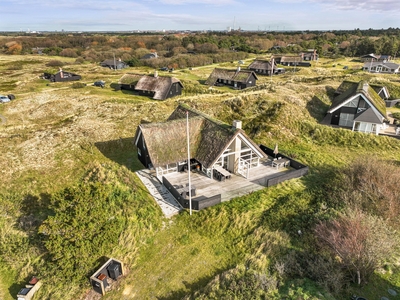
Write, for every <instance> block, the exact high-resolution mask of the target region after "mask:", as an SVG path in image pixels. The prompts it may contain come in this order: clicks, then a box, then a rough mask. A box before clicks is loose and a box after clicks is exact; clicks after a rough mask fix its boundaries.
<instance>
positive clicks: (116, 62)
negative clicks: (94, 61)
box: [100, 59, 128, 70]
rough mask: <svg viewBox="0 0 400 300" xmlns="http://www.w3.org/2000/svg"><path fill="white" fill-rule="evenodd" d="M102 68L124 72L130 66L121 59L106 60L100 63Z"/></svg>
mask: <svg viewBox="0 0 400 300" xmlns="http://www.w3.org/2000/svg"><path fill="white" fill-rule="evenodd" d="M100 66H102V67H104V68H110V69H113V70H122V69H124V68H127V67H128V64H127V63H125V62H124V61H122V60H121V59H106V60H104V61H102V62H101V63H100Z"/></svg>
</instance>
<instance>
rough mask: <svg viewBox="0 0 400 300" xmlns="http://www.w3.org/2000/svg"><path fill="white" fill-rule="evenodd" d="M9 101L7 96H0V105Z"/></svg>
mask: <svg viewBox="0 0 400 300" xmlns="http://www.w3.org/2000/svg"><path fill="white" fill-rule="evenodd" d="M10 101H11V100H10V98H8V97H7V96H3V95H0V103H6V102H10Z"/></svg>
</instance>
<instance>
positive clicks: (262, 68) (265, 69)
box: [248, 59, 283, 75]
mask: <svg viewBox="0 0 400 300" xmlns="http://www.w3.org/2000/svg"><path fill="white" fill-rule="evenodd" d="M248 69H249V70H251V71H254V72H255V73H257V74H261V75H271V74H279V73H283V72H282V68H278V66H277V65H276V62H275V60H274V59H271V60H264V59H256V60H254V61H253V62H252V63H251V64H250V65H249V67H248Z"/></svg>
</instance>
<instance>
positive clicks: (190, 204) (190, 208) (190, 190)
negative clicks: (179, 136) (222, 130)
mask: <svg viewBox="0 0 400 300" xmlns="http://www.w3.org/2000/svg"><path fill="white" fill-rule="evenodd" d="M186 136H187V151H188V174H189V175H188V177H189V186H188V188H189V214H190V215H192V186H191V183H190V148H189V147H190V143H189V112H188V111H187V112H186Z"/></svg>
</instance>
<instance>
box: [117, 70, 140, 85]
mask: <svg viewBox="0 0 400 300" xmlns="http://www.w3.org/2000/svg"><path fill="white" fill-rule="evenodd" d="M142 76H143V74H133V73H126V74H124V75H123V76H122V77H121V78H120V79H119V81H118V83H119V84H129V85H136V83H137V82H138V81H139V79H140V78H141V77H142Z"/></svg>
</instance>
